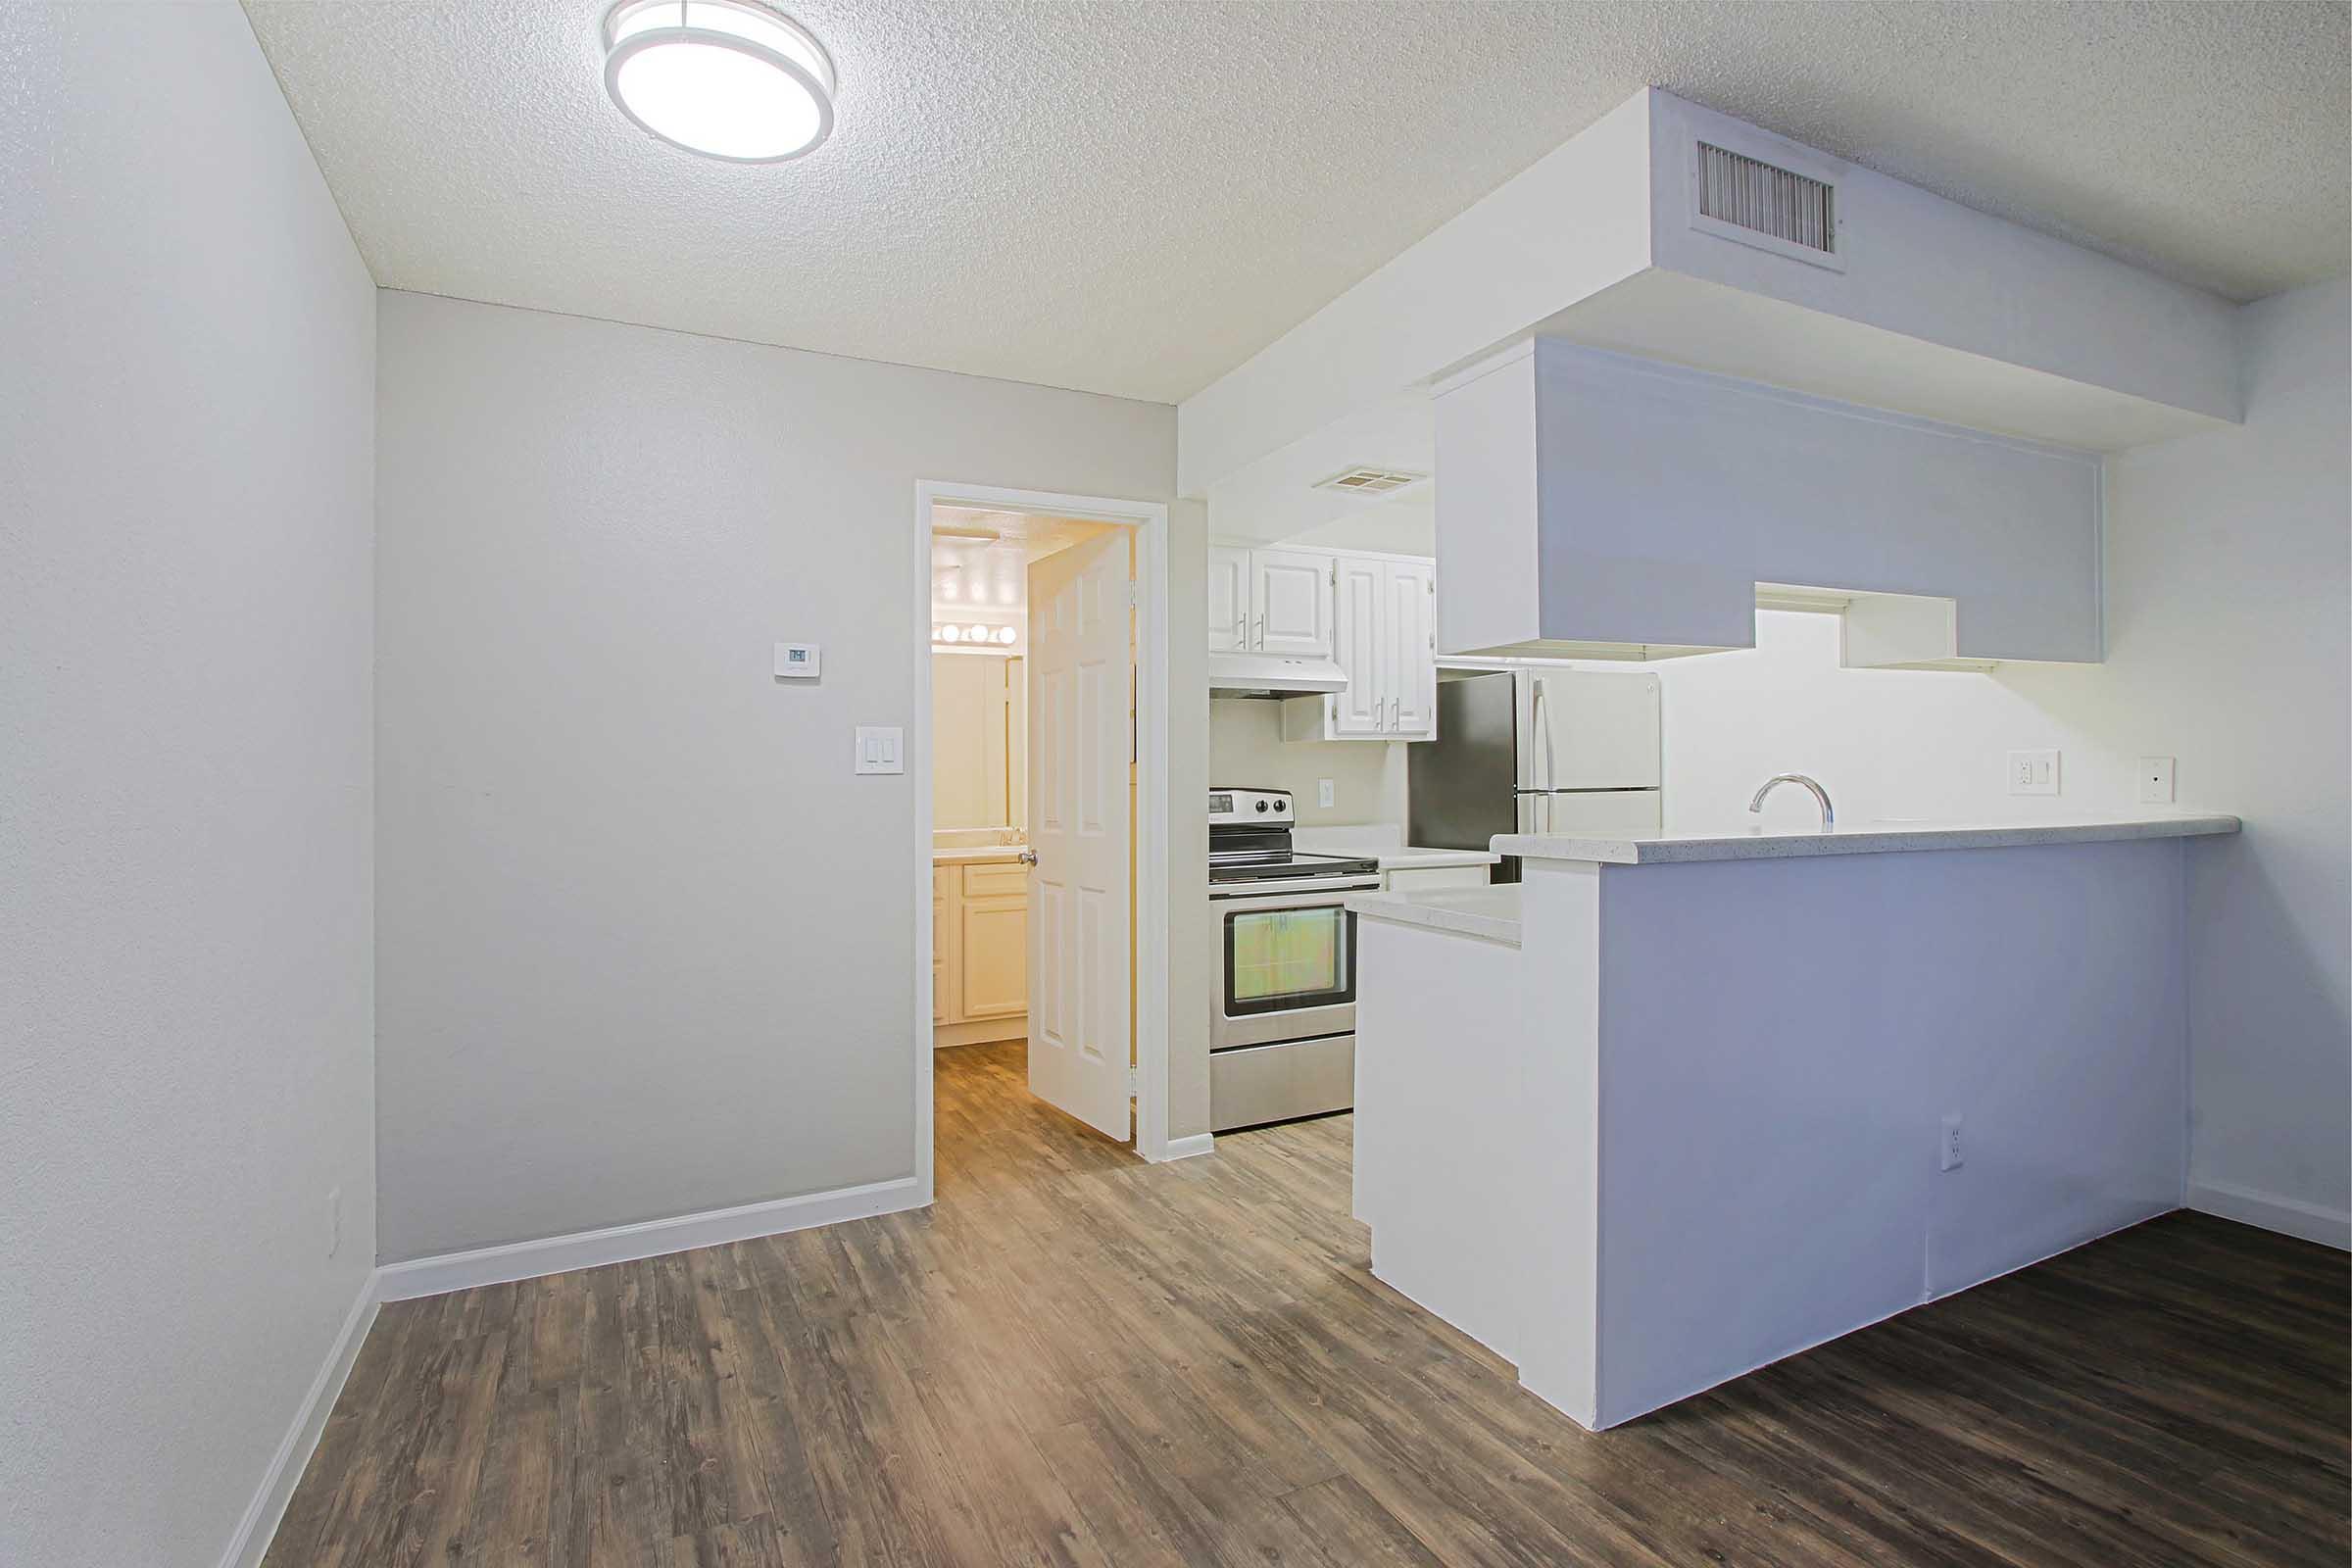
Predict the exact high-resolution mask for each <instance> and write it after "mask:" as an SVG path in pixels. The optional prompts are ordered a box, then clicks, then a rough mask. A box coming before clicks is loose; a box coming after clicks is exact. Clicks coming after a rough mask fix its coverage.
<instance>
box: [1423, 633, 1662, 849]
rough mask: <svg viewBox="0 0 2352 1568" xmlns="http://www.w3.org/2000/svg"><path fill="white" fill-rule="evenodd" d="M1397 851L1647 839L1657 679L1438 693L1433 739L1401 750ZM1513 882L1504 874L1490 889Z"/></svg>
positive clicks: (1449, 686) (1542, 680)
mask: <svg viewBox="0 0 2352 1568" xmlns="http://www.w3.org/2000/svg"><path fill="white" fill-rule="evenodd" d="M1405 757H1406V764H1405V765H1406V782H1407V787H1408V790H1409V794H1408V796H1407V800H1406V813H1407V816H1408V817H1409V819H1410V827H1409V829H1408V831H1407V832H1406V835H1405V842H1406V843H1408V844H1415V845H1426V846H1428V847H1430V848H1433V849H1476V850H1483V849H1485V848H1486V847H1487V841H1488V840H1490V839H1492V838H1494V837H1495V835H1496V834H1497V833H1580V832H1593V833H1655V832H1657V831H1658V830H1659V828H1660V826H1661V825H1662V823H1663V821H1664V815H1665V791H1664V788H1663V785H1662V780H1661V774H1660V770H1659V759H1658V677H1657V676H1656V675H1654V674H1632V675H1594V674H1587V673H1585V672H1584V671H1582V670H1548V669H1510V670H1497V671H1495V672H1493V673H1489V674H1478V675H1463V676H1460V677H1458V678H1452V679H1441V680H1440V681H1439V682H1438V738H1437V739H1436V740H1434V741H1428V742H1424V743H1420V744H1417V745H1413V746H1408V747H1406V748H1405ZM1516 879H1517V867H1516V865H1515V864H1513V863H1512V862H1505V867H1504V868H1501V869H1500V870H1499V872H1498V875H1497V880H1501V881H1512V880H1516Z"/></svg>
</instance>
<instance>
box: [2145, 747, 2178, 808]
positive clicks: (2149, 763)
mask: <svg viewBox="0 0 2352 1568" xmlns="http://www.w3.org/2000/svg"><path fill="white" fill-rule="evenodd" d="M2139 804H2140V805H2142V806H2170V805H2172V804H2173V760H2172V759H2171V758H2169V757H2143V758H2141V759H2140V760H2139Z"/></svg>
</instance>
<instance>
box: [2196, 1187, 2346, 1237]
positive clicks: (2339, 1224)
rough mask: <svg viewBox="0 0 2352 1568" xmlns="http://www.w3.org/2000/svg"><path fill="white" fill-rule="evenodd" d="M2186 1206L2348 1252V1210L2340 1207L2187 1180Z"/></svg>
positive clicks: (2202, 1212) (2201, 1212)
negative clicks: (2325, 1206)
mask: <svg viewBox="0 0 2352 1568" xmlns="http://www.w3.org/2000/svg"><path fill="white" fill-rule="evenodd" d="M2188 1206H2189V1207H2191V1208H2193V1209H2195V1210H2196V1211H2197V1212H2198V1213H2200V1214H2218V1215H2220V1216H2221V1217H2222V1218H2224V1219H2233V1220H2236V1221H2237V1222H2238V1223H2240V1224H2243V1225H2258V1226H2260V1227H2261V1228H2262V1229H2264V1230H2266V1231H2277V1232H2278V1233H2279V1234H2280V1235H2281V1236H2299V1237H2301V1238H2302V1239H2303V1240H2305V1241H2307V1242H2318V1243H2320V1244H2321V1245H2322V1246H2324V1247H2332V1248H2334V1249H2335V1250H2337V1251H2339V1252H2352V1214H2347V1213H2345V1212H2344V1211H2343V1210H2342V1209H2340V1208H2323V1207H2321V1206H2320V1205H2319V1204H2318V1203H2306V1202H2304V1201H2302V1200H2301V1199H2298V1198H2280V1197H2278V1195H2277V1194H2275V1193H2257V1192H2254V1191H2252V1190H2250V1189H2248V1188H2244V1187H2232V1186H2230V1185H2229V1183H2227V1182H2191V1183H2189V1186H2188Z"/></svg>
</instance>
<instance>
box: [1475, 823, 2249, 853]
mask: <svg viewBox="0 0 2352 1568" xmlns="http://www.w3.org/2000/svg"><path fill="white" fill-rule="evenodd" d="M2239 825H2240V824H2239V822H2238V819H2237V818H2236V817H2234V816H2220V815H2210V814H2194V813H2187V812H2178V811H2176V812H2169V813H2165V814H2155V813H2150V814H2145V815H2138V816H2082V817H2044V818H2042V819H2040V820H2038V821H2030V822H1932V821H1919V822H1911V821H1903V820H1899V819H1897V820H1892V821H1888V820H1880V821H1875V822H1853V823H1845V822H1840V823H1839V824H1838V826H1837V827H1835V828H1832V829H1829V830H1826V831H1825V830H1823V829H1820V828H1810V829H1800V830H1797V831H1794V832H1791V831H1788V830H1785V829H1784V830H1775V831H1772V832H1762V831H1749V832H1746V833H1737V832H1735V833H1643V834H1624V835H1614V836H1609V835H1598V834H1570V833H1562V834H1550V835H1540V834H1526V833H1506V834H1501V835H1498V836H1496V838H1495V849H1496V850H1497V851H1498V852H1500V853H1501V854H1504V855H1516V856H1519V857H1521V858H1525V859H1531V860H1597V861H1599V862H1601V863H1602V864H1604V865H1675V864H1686V863H1688V862H1691V861H1693V860H1777V859H1789V858H1799V857H1804V856H1814V855H1885V854H1890V853H1896V852H1900V851H1906V850H1992V849H2007V848H2010V847H2013V846H2020V845H2034V844H2097V843H2102V842H2107V841H2112V840H2119V839H2173V838H2194V837H2199V836H2202V835H2205V834H2212V833H2235V832H2236V831H2237V830H2238V828H2239Z"/></svg>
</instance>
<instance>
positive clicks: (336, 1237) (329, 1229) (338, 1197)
mask: <svg viewBox="0 0 2352 1568" xmlns="http://www.w3.org/2000/svg"><path fill="white" fill-rule="evenodd" d="M341 1250H343V1189H342V1188H340V1187H330V1188H328V1189H327V1190H326V1255H327V1256H329V1257H332V1256H334V1255H335V1254H336V1253H337V1252H340V1251H341Z"/></svg>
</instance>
